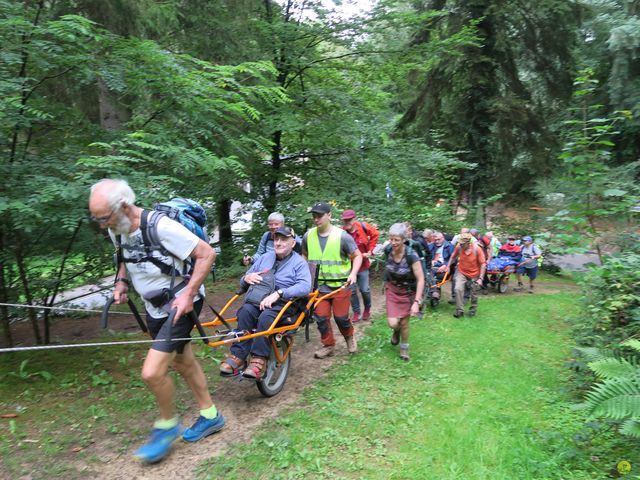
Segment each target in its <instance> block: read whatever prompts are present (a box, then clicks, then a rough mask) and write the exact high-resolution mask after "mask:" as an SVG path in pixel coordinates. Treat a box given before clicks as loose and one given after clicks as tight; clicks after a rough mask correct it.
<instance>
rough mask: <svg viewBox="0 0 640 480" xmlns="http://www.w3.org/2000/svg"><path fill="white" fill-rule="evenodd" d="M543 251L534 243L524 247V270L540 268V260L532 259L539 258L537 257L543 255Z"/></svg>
mask: <svg viewBox="0 0 640 480" xmlns="http://www.w3.org/2000/svg"><path fill="white" fill-rule="evenodd" d="M541 254H542V251H541V250H540V247H538V246H537V245H536V244H534V243H532V244H531V245H529V246H526V245H525V246H524V247H522V259H523V260H524V264H523V267H524V268H535V267H537V266H538V259H537V258H533V259H532V258H531V257H533V256H537V255H541Z"/></svg>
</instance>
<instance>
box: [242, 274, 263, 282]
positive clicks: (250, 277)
mask: <svg viewBox="0 0 640 480" xmlns="http://www.w3.org/2000/svg"><path fill="white" fill-rule="evenodd" d="M244 281H245V282H247V283H248V284H249V285H254V284H256V283H260V282H261V281H262V275H260V274H259V273H256V272H253V273H247V274H246V275H245V276H244Z"/></svg>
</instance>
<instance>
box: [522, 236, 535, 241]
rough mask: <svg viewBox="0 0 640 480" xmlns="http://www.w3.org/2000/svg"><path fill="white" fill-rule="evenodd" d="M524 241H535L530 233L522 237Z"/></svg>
mask: <svg viewBox="0 0 640 480" xmlns="http://www.w3.org/2000/svg"><path fill="white" fill-rule="evenodd" d="M522 241H523V242H533V238H531V237H530V236H529V235H525V236H524V237H522Z"/></svg>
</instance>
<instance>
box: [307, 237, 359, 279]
mask: <svg viewBox="0 0 640 480" xmlns="http://www.w3.org/2000/svg"><path fill="white" fill-rule="evenodd" d="M341 236H342V230H340V229H338V228H335V227H332V228H331V232H330V233H329V237H328V238H327V244H326V245H325V247H324V251H323V250H321V249H320V239H319V238H318V228H317V227H314V228H312V229H311V230H309V233H308V234H307V254H308V261H309V263H313V264H315V265H319V268H320V273H319V274H318V283H319V284H321V285H322V284H325V285H327V286H329V287H339V286H340V285H342V284H343V283H344V282H345V281H346V280H347V277H348V276H349V274H350V273H351V260H350V259H349V258H346V259H343V258H342V257H341V256H340V237H341Z"/></svg>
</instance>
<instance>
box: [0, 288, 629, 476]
mask: <svg viewBox="0 0 640 480" xmlns="http://www.w3.org/2000/svg"><path fill="white" fill-rule="evenodd" d="M540 286H541V287H546V288H541V291H549V292H550V291H558V292H559V293H545V294H538V293H537V294H535V295H526V294H525V295H514V294H510V293H508V294H505V295H489V296H483V297H481V299H480V307H479V314H478V316H477V317H475V318H463V319H455V318H453V317H452V315H451V314H452V312H453V307H451V306H449V305H447V304H446V303H445V304H442V305H440V307H439V308H438V310H437V311H436V312H435V313H433V314H428V315H425V318H424V319H423V320H415V321H413V323H412V326H411V328H412V331H411V339H410V353H411V362H409V363H404V362H402V361H401V360H400V359H399V358H398V350H397V347H392V346H391V345H390V344H389V336H390V331H389V329H388V328H387V326H386V322H385V319H384V317H383V316H379V317H377V318H375V321H374V324H373V325H372V326H371V327H369V328H368V330H367V332H366V336H365V338H363V339H362V340H361V342H360V352H359V353H358V354H357V355H354V356H352V357H350V358H347V357H343V358H341V359H339V361H338V362H337V363H336V364H335V365H334V366H333V367H332V369H331V371H330V372H329V374H328V375H327V376H326V377H324V378H323V379H322V380H320V381H318V382H317V383H316V384H315V385H314V386H313V387H312V388H309V389H308V390H307V391H306V393H305V395H304V399H303V401H302V402H301V403H299V404H298V405H296V406H295V407H294V408H291V409H289V411H287V412H284V413H283V414H282V415H280V416H279V417H278V419H277V420H275V421H269V422H267V423H266V424H264V425H263V427H261V429H260V433H259V434H258V435H256V436H254V437H253V439H252V441H251V442H250V443H248V444H237V445H231V446H230V448H229V451H228V452H227V453H226V454H223V455H222V456H216V457H212V458H211V459H209V460H207V461H205V462H204V463H203V464H201V465H200V466H199V467H198V470H197V472H198V476H199V478H201V479H204V478H207V479H208V478H211V479H216V480H217V479H242V480H249V479H289V478H305V479H325V478H327V479H329V478H340V479H342V478H345V479H359V478H362V479H465V480H466V479H485V478H486V479H536V480H538V479H560V478H563V479H567V480H568V479H586V478H593V479H601V478H606V477H607V475H608V474H609V473H610V472H612V471H615V467H616V465H617V463H618V462H620V461H621V460H627V461H629V462H631V464H632V466H633V469H632V473H631V474H632V475H637V470H638V468H640V454H639V450H640V449H639V448H638V442H635V443H633V442H631V441H630V440H629V439H626V438H622V437H620V435H618V434H617V433H616V432H615V429H614V428H609V429H607V428H602V425H603V424H602V423H598V422H591V423H590V424H586V426H585V421H586V419H585V418H584V414H583V413H582V412H581V411H576V410H575V409H572V408H571V407H572V404H574V403H576V401H577V399H576V398H573V397H571V396H570V394H569V393H568V392H569V390H570V389H571V383H570V371H569V370H567V369H566V368H565V367H564V366H563V364H564V362H565V360H566V359H567V358H568V357H569V356H570V353H571V346H572V345H573V342H572V339H571V336H570V331H569V325H568V323H567V321H566V319H567V317H569V316H571V315H575V314H577V313H578V311H579V310H578V298H579V296H578V293H577V290H576V288H575V285H574V284H573V283H571V282H570V281H568V280H559V279H557V278H553V279H552V278H550V277H543V278H542V279H541V285H540ZM376 288H379V287H376ZM119 337H120V338H121V339H123V340H126V339H130V338H138V337H137V336H134V337H130V336H128V335H127V334H122V335H119ZM146 349H147V346H145V345H139V346H124V347H104V348H94V349H86V348H84V349H72V350H52V351H46V352H30V353H21V354H11V355H6V356H0V380H1V381H0V414H1V415H3V416H4V417H5V418H0V477H2V478H21V477H26V476H28V478H34V479H36V478H62V477H64V478H67V479H69V480H70V479H72V478H86V477H87V476H93V477H95V478H100V476H99V475H95V472H99V471H100V458H99V456H100V455H101V452H125V451H127V449H128V448H129V447H130V445H131V442H140V441H141V439H142V438H144V437H145V435H146V434H147V430H148V418H149V417H150V416H152V415H153V412H155V409H156V406H155V402H154V401H153V398H152V396H151V395H150V394H149V393H148V391H147V389H146V388H145V387H144V385H143V384H142V382H141V381H140V379H139V369H140V365H141V362H142V359H143V358H144V355H145V353H146ZM200 354H201V355H206V356H211V355H212V353H211V352H210V351H209V350H204V349H201V351H200ZM215 355H216V357H219V356H220V355H221V352H216V353H215ZM27 359H28V363H26V364H25V365H24V366H23V367H22V368H20V367H19V366H20V364H21V362H22V361H23V360H27ZM294 370H295V367H294ZM307 374H313V372H307ZM218 381H219V379H215V380H213V381H212V388H215V384H217V382H218ZM178 395H179V396H178V402H177V404H178V405H179V413H184V411H185V410H187V409H188V408H189V398H190V397H189V392H188V389H186V388H179V389H178ZM281 395H286V389H285V391H284V392H283V393H282V394H281ZM16 414H17V416H15V417H14V415H16ZM605 427H607V425H605ZM596 432H597V434H595V433H596ZM89 447H91V448H89ZM200 458H205V457H200ZM79 463H80V465H82V464H84V465H86V470H82V469H79V468H78V464H79ZM83 472H84V473H83ZM90 472H93V473H90ZM629 478H637V477H629Z"/></svg>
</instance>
